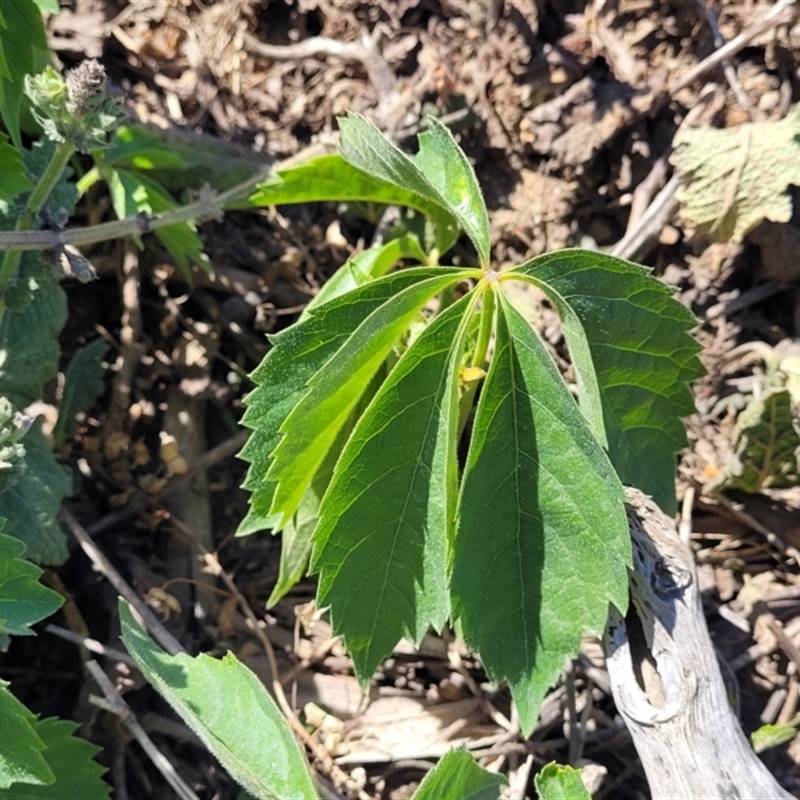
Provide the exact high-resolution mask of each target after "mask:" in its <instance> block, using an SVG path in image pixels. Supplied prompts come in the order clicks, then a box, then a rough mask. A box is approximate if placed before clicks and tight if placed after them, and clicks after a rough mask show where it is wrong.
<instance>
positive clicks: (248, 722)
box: [119, 600, 317, 800]
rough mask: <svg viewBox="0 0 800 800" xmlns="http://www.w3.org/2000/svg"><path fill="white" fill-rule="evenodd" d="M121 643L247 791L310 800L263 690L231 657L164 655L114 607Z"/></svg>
mask: <svg viewBox="0 0 800 800" xmlns="http://www.w3.org/2000/svg"><path fill="white" fill-rule="evenodd" d="M119 616H120V622H121V624H122V640H123V642H124V643H125V647H127V649H128V652H129V653H130V654H131V655H132V656H133V657H134V658H135V659H136V663H137V664H138V665H139V669H141V671H142V673H143V674H144V676H145V677H146V678H147V680H148V681H150V683H151V684H152V685H153V686H154V687H155V688H156V689H157V690H158V692H159V693H160V694H161V695H162V696H163V697H164V698H165V699H166V700H167V701H168V702H169V703H170V705H171V706H172V707H173V708H174V709H175V710H176V711H177V712H178V713H179V714H180V715H181V717H183V720H184V722H186V724H187V725H189V727H190V728H191V729H192V730H193V731H194V732H195V733H196V734H197V735H198V736H199V737H200V739H201V740H202V741H203V743H204V744H205V745H206V747H208V749H209V750H211V752H212V753H213V754H214V755H215V756H216V757H217V758H218V759H219V760H220V763H221V764H222V765H223V766H224V767H225V769H227V770H228V772H230V774H231V775H232V776H233V777H234V778H235V779H236V780H237V781H238V782H239V783H240V784H241V785H242V786H243V787H244V788H245V789H247V791H248V792H250V793H251V794H252V795H254V796H255V797H257V798H265V799H266V800H273V799H274V800H289V798H294V799H296V800H314V799H315V798H316V797H317V793H316V790H315V788H314V783H313V781H312V779H311V773H310V771H309V768H308V764H307V762H306V760H305V757H304V755H303V753H302V752H301V750H300V747H299V746H298V744H297V742H296V741H295V739H294V736H293V735H292V732H291V730H290V729H289V725H288V723H287V722H286V720H285V719H284V718H283V716H282V715H281V712H280V710H279V709H278V707H277V705H276V704H275V701H274V700H273V699H272V698H271V697H270V695H269V693H268V692H267V690H266V689H265V688H264V685H263V684H262V683H261V682H260V681H259V680H258V678H256V676H255V675H254V674H253V673H252V672H251V671H250V670H249V669H247V667H246V666H244V664H242V663H241V662H240V661H237V659H236V657H235V656H234V655H233V654H232V653H228V654H227V655H225V656H224V657H223V658H222V659H221V660H217V659H215V658H211V657H210V656H207V655H205V654H201V655H199V656H197V657H196V658H192V657H191V656H189V655H187V654H185V653H179V654H178V655H175V656H170V655H167V654H166V653H165V652H164V651H163V650H161V649H160V648H159V647H158V646H157V645H155V644H154V643H153V642H152V641H151V640H150V638H149V637H148V635H147V634H146V633H145V631H144V630H142V628H141V627H140V626H139V625H138V624H137V623H136V621H135V620H134V617H133V614H132V613H131V611H130V609H129V608H128V606H127V604H126V603H124V602H123V601H122V600H120V604H119Z"/></svg>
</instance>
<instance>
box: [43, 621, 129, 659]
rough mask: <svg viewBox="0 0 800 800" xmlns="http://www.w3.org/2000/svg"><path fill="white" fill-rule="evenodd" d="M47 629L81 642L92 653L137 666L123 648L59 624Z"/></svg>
mask: <svg viewBox="0 0 800 800" xmlns="http://www.w3.org/2000/svg"><path fill="white" fill-rule="evenodd" d="M45 630H46V631H47V632H48V633H52V634H53V635H54V636H60V637H61V638H62V639H66V640H67V641H68V642H72V643H73V644H79V645H80V646H81V647H85V648H86V649H87V650H88V651H89V652H91V653H96V654H97V655H99V656H105V657H106V658H112V659H114V661H121V662H122V663H124V664H127V665H128V666H129V667H135V666H136V662H135V661H134V660H133V659H132V658H131V657H130V656H129V655H128V654H127V653H124V652H123V651H122V650H115V649H114V648H113V647H106V645H104V644H103V643H102V642H98V641H97V639H90V638H89V637H87V636H79V635H78V634H77V633H73V632H72V631H68V630H67V629H66V628H60V627H59V626H58V625H47V626H45Z"/></svg>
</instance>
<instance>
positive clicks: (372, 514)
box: [312, 296, 474, 684]
mask: <svg viewBox="0 0 800 800" xmlns="http://www.w3.org/2000/svg"><path fill="white" fill-rule="evenodd" d="M473 301H474V297H472V296H468V297H465V298H463V299H462V300H460V301H459V302H458V303H456V304H454V305H452V306H450V307H449V308H448V309H447V310H446V311H444V312H443V313H442V314H440V315H439V316H438V317H436V319H435V320H434V321H433V322H432V323H431V324H430V326H428V327H427V328H426V329H425V330H424V331H423V333H422V334H421V335H420V336H419V337H418V338H417V339H416V341H415V342H414V343H413V344H412V345H411V347H410V348H409V349H408V350H407V351H406V353H405V354H404V355H403V356H402V358H401V359H400V361H399V363H398V364H397V366H396V367H395V368H394V370H393V371H392V372H391V373H390V374H389V377H388V378H387V379H386V381H385V382H384V384H383V386H381V388H380V389H379V390H378V392H377V394H376V396H375V398H374V399H373V401H372V403H370V405H369V407H368V409H367V410H366V411H365V412H364V415H363V416H362V417H361V419H360V420H359V422H358V424H357V425H356V428H355V430H354V432H353V434H352V436H351V437H350V439H349V440H348V442H347V444H346V446H345V448H344V451H343V452H342V455H341V457H340V459H339V461H338V463H337V465H336V470H335V472H334V477H333V480H332V481H331V485H330V487H329V488H328V492H327V493H326V495H325V498H324V500H323V502H322V507H321V509H320V523H319V527H318V528H317V531H316V533H315V534H314V554H313V558H312V569H313V570H314V571H318V572H319V573H320V580H319V603H320V604H321V605H330V606H331V614H332V618H333V623H334V629H335V630H336V632H337V633H342V634H344V638H345V642H346V644H347V648H348V650H349V651H350V653H351V655H352V658H353V662H354V664H355V667H356V673H357V674H358V676H359V679H360V681H361V682H362V684H365V683H368V682H369V679H370V677H371V676H372V673H373V672H374V670H375V668H376V667H377V666H378V664H379V663H380V661H381V659H382V658H384V657H385V656H387V655H388V654H389V653H391V651H392V649H393V648H394V647H395V645H396V644H397V642H398V641H399V640H400V639H401V638H402V637H403V636H407V637H408V638H410V639H413V640H414V641H415V642H419V641H420V640H421V639H422V637H423V636H424V634H425V632H426V631H427V630H428V627H429V626H431V625H432V626H433V627H434V628H437V629H441V627H442V626H443V624H444V622H445V620H446V619H447V616H448V613H449V602H448V597H447V578H446V571H445V564H446V560H447V543H448V541H449V540H450V538H451V537H452V527H453V520H454V518H455V513H454V512H455V501H456V494H457V460H456V433H457V427H458V364H459V356H460V350H461V342H462V339H463V336H464V332H465V329H466V321H467V317H466V316H465V315H466V314H467V312H468V311H469V310H470V309H471V307H472V303H473Z"/></svg>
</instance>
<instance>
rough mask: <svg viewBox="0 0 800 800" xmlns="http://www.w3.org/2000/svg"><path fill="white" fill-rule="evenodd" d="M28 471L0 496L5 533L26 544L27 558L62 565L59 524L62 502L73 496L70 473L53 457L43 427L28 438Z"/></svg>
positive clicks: (63, 543)
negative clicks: (59, 511)
mask: <svg viewBox="0 0 800 800" xmlns="http://www.w3.org/2000/svg"><path fill="white" fill-rule="evenodd" d="M22 441H23V443H24V445H25V469H24V470H21V471H20V472H19V474H18V475H17V476H16V483H14V484H13V485H12V486H10V487H9V488H7V489H6V490H5V491H4V492H2V493H0V517H4V518H5V519H6V525H5V533H7V534H8V535H9V536H13V537H14V538H15V539H19V540H20V541H21V542H23V543H24V544H25V547H26V551H25V557H26V558H28V559H30V560H31V561H35V562H37V563H39V564H53V565H57V564H63V563H64V562H65V561H66V560H67V555H68V551H67V537H66V535H65V534H64V531H63V530H62V529H61V525H60V524H59V521H58V510H59V508H60V507H61V502H62V501H63V499H64V498H65V497H67V496H69V495H70V493H71V492H72V478H71V476H70V474H69V472H68V471H67V470H66V469H65V468H64V467H62V466H61V464H59V463H58V462H57V461H56V460H55V458H54V457H53V452H52V450H51V449H50V446H49V445H48V443H47V442H46V441H45V438H44V436H43V434H42V431H41V426H40V425H38V424H36V425H34V427H33V428H31V430H29V431H28V433H27V434H25V438H24V439H23V440H22Z"/></svg>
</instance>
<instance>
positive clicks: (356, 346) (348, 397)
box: [267, 267, 475, 523]
mask: <svg viewBox="0 0 800 800" xmlns="http://www.w3.org/2000/svg"><path fill="white" fill-rule="evenodd" d="M421 270H425V268H421ZM412 271H413V270H404V271H403V272H401V273H399V274H400V275H404V274H407V273H408V272H412ZM474 272H475V271H474V270H458V269H446V268H442V267H439V268H438V269H436V270H435V277H430V278H427V279H424V280H420V281H419V282H416V283H414V284H413V285H411V286H409V287H408V288H406V289H404V290H402V291H400V292H398V293H397V294H395V295H394V296H392V297H391V298H389V299H388V300H387V301H386V302H385V303H384V304H383V305H381V306H380V307H379V308H377V309H376V310H375V311H373V312H372V314H370V315H369V317H367V318H366V319H365V320H364V321H363V322H362V323H361V324H360V325H359V326H358V327H357V328H356V329H355V330H353V332H352V334H351V335H350V336H349V337H348V339H347V340H346V341H345V342H344V344H343V345H342V346H341V347H340V348H339V349H338V350H337V351H336V352H335V353H334V354H333V355H332V356H331V358H330V360H329V361H328V362H327V363H325V364H324V366H323V367H322V368H321V369H320V370H319V371H318V372H317V373H315V374H314V375H313V376H312V377H311V378H310V379H309V381H308V391H307V392H306V394H305V395H304V396H303V398H302V399H301V400H300V402H299V403H298V404H297V406H296V407H295V408H294V409H293V410H292V411H291V412H290V413H289V415H288V416H287V417H286V419H285V420H284V421H283V424H282V425H281V428H280V432H281V434H283V436H282V438H281V440H280V443H279V444H278V446H277V447H276V448H275V451H274V453H273V454H272V464H271V466H270V468H269V472H268V473H267V479H268V480H269V481H273V482H274V483H275V484H277V485H276V488H275V495H274V497H273V500H272V508H271V509H270V513H273V514H282V515H283V521H284V523H285V522H286V521H287V520H289V519H290V518H291V516H292V514H294V512H295V511H296V510H297V506H298V504H299V502H300V498H301V497H302V496H303V494H304V493H305V491H306V489H307V488H308V486H309V484H310V483H311V479H312V478H313V477H314V473H315V472H316V471H317V468H318V467H319V465H320V463H321V462H322V459H323V458H324V457H325V454H326V453H327V452H328V450H329V448H330V446H331V444H332V443H333V441H334V439H335V438H336V435H337V434H338V432H339V430H340V429H341V427H342V425H343V424H344V423H345V421H346V420H347V418H348V416H349V415H350V412H351V411H352V409H353V408H354V407H355V404H356V403H357V402H358V399H359V398H360V397H361V395H362V393H363V391H364V390H365V389H366V387H367V385H368V384H369V382H370V380H371V379H372V376H373V375H374V374H375V373H376V371H377V370H378V367H379V366H380V365H381V363H382V362H383V361H384V359H385V358H386V357H387V356H388V355H389V352H390V351H391V349H392V348H393V347H394V345H395V344H396V343H397V341H398V340H399V338H400V336H401V334H402V333H403V332H404V331H405V330H406V328H407V327H408V325H409V324H410V323H411V321H412V320H413V319H414V317H416V316H417V315H418V313H419V312H420V310H421V309H422V307H423V306H424V305H425V303H426V302H428V300H430V298H431V297H433V296H434V295H435V294H437V293H438V292H440V291H441V290H442V289H444V288H445V287H447V286H448V285H450V284H452V283H455V282H456V281H458V280H459V279H462V278H465V277H467V276H469V275H473V274H474ZM393 277H394V276H392V275H389V276H386V277H385V278H382V279H381V280H382V281H392V279H393ZM375 283H378V281H375V282H373V284H368V285H367V286H370V285H374V284H375ZM365 288H366V287H365ZM358 292H359V290H356V291H355V292H351V293H349V294H347V295H344V297H343V298H342V299H347V298H348V297H350V296H351V295H352V296H353V297H354V299H356V297H357V295H358ZM322 308H325V306H322Z"/></svg>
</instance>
